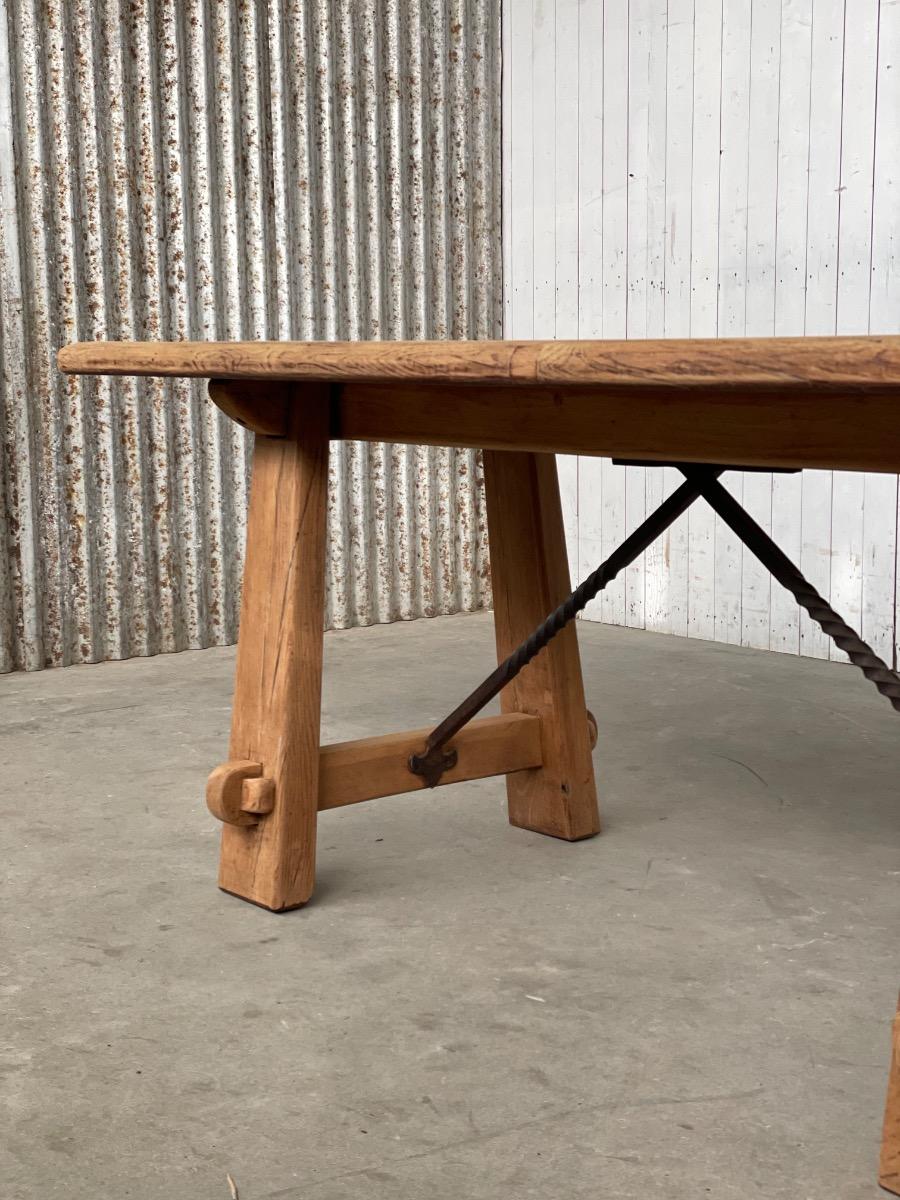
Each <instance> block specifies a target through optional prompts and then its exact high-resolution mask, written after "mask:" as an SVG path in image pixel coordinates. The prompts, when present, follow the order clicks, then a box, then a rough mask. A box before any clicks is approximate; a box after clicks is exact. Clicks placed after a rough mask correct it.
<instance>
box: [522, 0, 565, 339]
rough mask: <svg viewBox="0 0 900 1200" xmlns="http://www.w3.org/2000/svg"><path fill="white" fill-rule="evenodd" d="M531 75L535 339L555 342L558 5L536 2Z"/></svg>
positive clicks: (553, 0)
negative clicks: (550, 339)
mask: <svg viewBox="0 0 900 1200" xmlns="http://www.w3.org/2000/svg"><path fill="white" fill-rule="evenodd" d="M532 70H533V77H532V78H533V82H532V88H531V95H530V105H531V120H532V136H533V151H532V163H533V171H534V176H533V183H532V186H533V190H534V209H533V216H534V228H533V230H532V242H533V246H532V253H533V255H534V331H533V333H532V335H531V336H532V337H536V338H552V337H555V336H556V138H557V111H556V0H534V42H533V49H532ZM560 115H562V114H560Z"/></svg>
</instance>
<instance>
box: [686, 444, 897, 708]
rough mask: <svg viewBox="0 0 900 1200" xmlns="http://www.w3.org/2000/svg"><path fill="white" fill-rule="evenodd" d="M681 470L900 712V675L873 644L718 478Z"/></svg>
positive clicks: (695, 471) (698, 470)
mask: <svg viewBox="0 0 900 1200" xmlns="http://www.w3.org/2000/svg"><path fill="white" fill-rule="evenodd" d="M680 470H681V471H683V473H684V475H685V476H686V478H688V479H698V480H700V481H701V494H702V496H703V498H704V500H706V502H707V503H708V504H709V505H710V507H711V508H713V509H714V510H715V511H716V512H717V513H718V514H719V516H720V517H721V518H722V520H723V521H724V522H725V524H726V525H728V526H730V528H731V529H732V530H733V531H734V532H735V533H736V534H737V535H738V537H739V538H740V539H741V541H742V542H743V543H744V544H745V545H746V546H747V547H748V549H750V550H752V551H753V553H754V554H755V555H756V557H757V558H758V559H759V561H760V562H761V563H762V564H763V566H764V567H766V568H768V570H769V571H770V572H771V573H772V575H773V576H774V577H775V579H777V580H778V582H779V583H780V584H781V585H782V587H785V588H787V590H788V591H789V592H790V593H791V595H792V596H793V597H794V599H795V600H796V601H797V603H798V604H799V605H800V607H801V608H803V609H805V610H806V612H808V613H809V615H810V616H811V617H812V619H813V620H814V621H815V622H816V624H817V625H820V626H821V627H822V629H823V630H824V631H825V632H826V633H827V634H828V636H829V637H831V638H833V639H834V641H835V643H836V644H837V646H838V647H839V648H840V649H841V650H843V651H844V653H845V654H846V655H847V657H848V658H849V659H850V661H851V662H852V663H853V664H854V666H857V667H859V669H860V670H861V671H862V673H863V675H865V677H866V679H869V680H871V681H872V683H874V684H875V686H876V687H877V688H878V690H879V692H881V694H882V696H886V697H887V699H888V700H889V701H890V702H891V704H892V705H893V706H894V708H895V709H896V710H897V711H898V712H900V675H898V674H897V672H896V671H892V670H891V668H890V667H889V666H888V665H887V663H886V662H883V661H882V659H880V658H879V657H878V655H877V654H876V653H875V651H874V650H873V649H872V647H871V646H869V645H867V644H866V643H865V642H864V641H863V640H862V638H861V637H860V636H859V634H858V633H856V632H855V630H853V629H851V628H850V626H849V625H848V624H847V623H846V621H844V620H843V618H842V617H841V616H840V615H839V614H838V613H836V612H835V611H834V609H833V608H832V607H831V605H830V604H829V603H828V601H827V600H825V598H824V597H823V596H820V595H819V593H818V592H817V591H816V589H815V588H814V587H813V586H812V584H811V583H810V582H809V580H807V579H805V578H804V577H803V575H801V573H800V571H799V570H798V569H797V567H795V566H794V564H793V563H792V562H791V560H790V559H789V558H788V557H787V555H786V554H784V553H783V552H782V551H781V550H779V548H778V546H776V544H775V543H774V542H773V541H772V539H771V538H770V537H769V535H768V534H767V533H766V531H765V530H764V529H762V528H761V526H759V525H757V523H756V522H755V521H754V520H753V518H752V517H751V516H750V515H749V513H747V512H746V511H745V510H744V509H743V508H741V506H740V504H738V502H737V501H736V500H735V499H734V497H733V496H732V495H731V494H730V493H729V492H728V491H727V490H726V489H725V488H724V487H723V486H722V484H721V483H719V482H718V480H717V479H715V478H712V477H711V476H709V475H704V474H703V472H702V471H701V470H700V469H693V468H691V467H688V466H682V467H680Z"/></svg>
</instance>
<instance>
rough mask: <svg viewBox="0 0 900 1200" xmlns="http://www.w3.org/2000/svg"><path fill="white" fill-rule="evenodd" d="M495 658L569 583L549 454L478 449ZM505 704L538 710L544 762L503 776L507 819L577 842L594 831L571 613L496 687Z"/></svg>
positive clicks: (594, 808)
mask: <svg viewBox="0 0 900 1200" xmlns="http://www.w3.org/2000/svg"><path fill="white" fill-rule="evenodd" d="M484 483H485V495H486V500H487V513H488V529H489V533H490V546H491V578H492V581H493V590H494V627H495V632H496V638H497V657H498V659H499V660H502V659H504V658H506V657H507V655H509V654H510V653H511V652H512V651H513V650H514V649H515V648H516V646H518V644H519V643H520V642H521V641H523V640H524V639H525V638H526V637H527V636H528V635H529V634H530V633H531V632H532V631H533V630H534V628H535V627H536V626H537V625H539V624H540V622H541V621H542V620H543V619H544V617H546V616H547V614H548V613H549V612H550V611H551V610H552V609H553V608H555V607H556V605H557V604H559V603H561V601H562V600H564V599H565V597H566V595H567V594H568V592H569V586H570V585H569V567H568V561H567V557H566V542H565V534H564V531H563V520H562V509H561V507H560V501H559V484H558V481H557V475H556V460H555V458H554V457H553V455H551V454H530V453H523V452H520V451H495V450H486V451H485V452H484ZM501 706H502V708H503V711H504V712H526V713H533V714H535V715H537V716H539V717H540V718H541V722H542V731H543V766H541V767H540V768H537V769H534V770H529V771H518V772H516V774H514V775H509V776H508V777H507V781H506V786H507V796H508V799H509V819H510V822H511V823H512V824H513V825H518V826H521V827H522V828H524V829H533V830H535V831H537V832H538V833H547V834H551V835H552V836H553V837H558V838H565V839H566V840H568V841H575V840H576V839H578V838H585V837H591V836H592V835H593V834H595V833H598V832H599V830H600V819H599V815H598V812H597V789H596V786H595V783H594V768H593V763H592V761H591V743H590V731H589V726H588V718H587V711H586V708H585V702H584V685H583V683H582V679H581V662H580V660H579V656H578V638H577V634H576V632H575V624H574V622H572V623H571V624H570V625H568V626H567V627H566V628H565V629H564V630H563V631H562V633H560V634H558V635H557V637H555V638H554V639H553V641H552V642H551V643H550V645H549V646H548V647H547V648H546V649H544V650H542V651H541V653H540V654H539V655H538V656H537V657H536V658H535V659H534V660H533V661H532V662H531V663H529V665H528V666H527V667H526V668H525V669H524V671H522V673H521V674H520V675H519V676H518V677H517V678H516V679H515V680H514V681H513V682H512V683H511V684H510V685H509V686H508V687H507V688H505V689H504V691H503V692H502V694H501Z"/></svg>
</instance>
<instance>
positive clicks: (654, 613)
mask: <svg viewBox="0 0 900 1200" xmlns="http://www.w3.org/2000/svg"><path fill="white" fill-rule="evenodd" d="M648 8H649V11H648V14H647V18H648V23H649V37H648V42H649V45H648V57H649V80H650V90H649V94H648V98H647V102H648V112H647V325H646V330H647V337H663V336H664V335H665V331H666V133H667V110H666V93H667V79H666V72H667V70H668V32H669V30H668V10H667V5H666V4H665V3H664V2H663V0H651V2H650V4H649V6H648ZM644 488H645V496H646V507H647V512H652V511H653V509H654V508H656V507H657V506H658V505H659V504H661V503H662V500H663V498H664V495H665V470H664V468H662V467H647V468H646V469H645V471H644ZM644 572H645V573H644V620H645V624H646V628H647V629H653V630H656V631H658V632H666V631H667V630H668V614H669V596H668V584H669V573H668V568H667V562H666V546H665V544H664V542H663V539H662V538H658V539H657V540H656V542H654V544H653V545H652V546H651V547H650V548H649V549H648V550H647V552H646V554H645V555H644Z"/></svg>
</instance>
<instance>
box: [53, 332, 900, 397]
mask: <svg viewBox="0 0 900 1200" xmlns="http://www.w3.org/2000/svg"><path fill="white" fill-rule="evenodd" d="M58 362H59V367H60V370H62V371H66V372H69V373H71V374H80V375H178V376H198V377H201V378H204V377H205V378H216V379H288V380H310V381H318V382H342V381H347V380H358V381H372V382H377V381H386V380H401V379H402V380H406V381H407V382H411V383H414V382H420V383H441V382H446V383H461V382H468V383H492V384H504V383H509V384H519V385H523V384H570V385H571V384H594V385H596V384H630V385H641V384H643V385H647V384H651V385H654V386H664V387H675V388H685V387H694V386H698V385H715V386H718V387H723V388H758V387H772V386H778V387H780V388H787V389H802V388H805V387H810V386H815V387H817V388H821V387H822V386H832V387H840V388H851V387H852V388H856V387H884V386H887V387H895V388H896V387H897V385H898V384H900V336H885V337H808V338H806V337H803V338H707V339H701V338H689V339H675V338H672V339H659V340H652V341H639V340H632V341H533V342H519V341H483V342H77V343H75V344H73V345H71V346H66V347H64V348H63V349H62V350H60V351H59V357H58Z"/></svg>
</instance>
